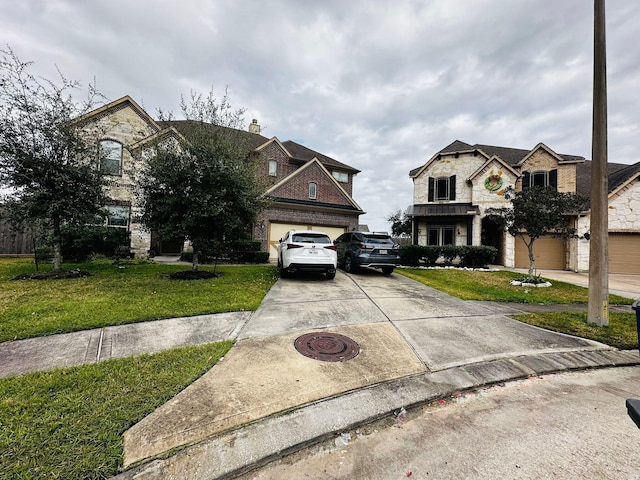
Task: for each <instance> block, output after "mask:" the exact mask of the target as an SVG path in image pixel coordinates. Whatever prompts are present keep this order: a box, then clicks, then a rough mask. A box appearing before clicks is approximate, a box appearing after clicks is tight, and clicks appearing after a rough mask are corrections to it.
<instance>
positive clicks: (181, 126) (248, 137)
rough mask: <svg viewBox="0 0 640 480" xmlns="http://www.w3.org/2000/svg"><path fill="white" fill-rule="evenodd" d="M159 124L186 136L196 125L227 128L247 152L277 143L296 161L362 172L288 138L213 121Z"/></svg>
mask: <svg viewBox="0 0 640 480" xmlns="http://www.w3.org/2000/svg"><path fill="white" fill-rule="evenodd" d="M158 125H160V126H161V127H165V128H166V127H174V128H175V129H176V130H178V131H179V132H180V133H182V134H183V135H184V136H185V137H186V138H189V136H190V134H191V133H192V132H193V130H194V128H195V127H196V126H198V127H201V126H202V125H204V126H205V128H208V129H210V130H211V131H212V132H216V131H219V130H226V131H228V132H229V133H233V134H235V135H238V138H241V139H242V140H243V141H245V142H246V144H247V149H248V151H247V154H248V153H249V151H253V150H260V149H263V148H264V147H266V146H267V145H268V144H270V143H273V142H275V143H277V144H278V145H279V146H280V147H282V149H283V150H284V152H285V153H286V154H287V155H288V156H289V158H290V159H291V160H293V161H294V162H296V161H297V162H298V163H301V164H304V163H306V162H308V161H309V160H312V159H314V158H316V159H318V161H319V162H320V163H321V164H323V165H325V166H328V167H332V168H338V169H341V170H345V171H347V172H350V173H352V174H356V173H360V170H358V169H356V168H353V167H351V166H349V165H347V164H345V163H342V162H339V161H338V160H335V159H333V158H331V157H328V156H327V155H323V154H322V153H319V152H316V151H315V150H311V149H310V148H307V147H305V146H303V145H300V144H299V143H296V142H293V141H291V140H287V141H285V142H281V141H280V140H279V139H278V138H277V137H272V138H267V137H264V136H262V135H260V134H258V133H251V132H248V131H245V130H239V129H234V128H229V127H222V126H219V125H213V124H211V123H204V124H202V123H201V122H198V121H196V120H167V121H162V122H158Z"/></svg>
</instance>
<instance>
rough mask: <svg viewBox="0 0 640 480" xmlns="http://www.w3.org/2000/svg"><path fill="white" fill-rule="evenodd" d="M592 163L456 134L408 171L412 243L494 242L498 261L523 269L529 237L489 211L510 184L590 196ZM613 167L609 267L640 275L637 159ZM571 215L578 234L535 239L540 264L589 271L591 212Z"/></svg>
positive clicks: (549, 151) (639, 166) (543, 147)
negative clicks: (512, 232) (490, 215)
mask: <svg viewBox="0 0 640 480" xmlns="http://www.w3.org/2000/svg"><path fill="white" fill-rule="evenodd" d="M590 168H591V162H590V161H588V160H586V159H585V158H584V157H581V156H576V155H562V154H557V153H556V152H554V151H553V150H552V149H551V148H549V147H548V146H546V145H545V144H543V143H539V144H538V145H536V146H535V147H534V148H533V149H531V150H523V149H516V148H508V147H499V146H492V145H478V144H476V145H470V144H467V143H464V142H461V141H458V140H456V141H455V142H453V143H452V144H451V145H449V146H447V147H445V148H443V149H442V150H440V151H439V152H437V153H436V154H435V155H433V156H432V157H431V158H430V159H429V160H428V161H427V162H426V163H425V164H424V165H422V166H420V167H418V168H415V169H413V170H412V171H411V172H410V173H409V176H410V177H411V178H412V180H413V185H414V194H413V205H412V206H411V207H410V208H409V211H408V213H409V216H410V217H411V218H412V226H413V243H414V244H416V245H443V244H453V245H490V246H494V247H496V248H497V249H498V259H497V262H498V263H499V264H502V265H505V266H509V267H521V268H526V267H528V265H529V260H528V254H527V249H526V246H525V244H524V242H522V240H520V239H515V238H514V237H512V236H510V235H508V234H507V233H506V232H504V231H503V230H502V229H501V228H499V227H498V226H497V225H496V224H495V223H494V222H493V221H491V220H490V219H489V218H487V217H486V211H487V209H489V208H492V207H502V206H504V205H505V203H506V200H505V199H504V197H503V195H502V194H503V193H504V189H505V188H507V187H508V186H512V187H514V188H515V189H516V190H520V189H522V188H527V187H528V186H533V185H541V186H553V187H555V188H556V189H557V190H558V191H561V192H578V193H580V194H581V195H584V196H586V197H588V196H589V193H590V182H591V176H590ZM609 172H610V177H609V212H610V213H609V231H610V236H609V243H610V248H609V250H610V271H611V272H612V273H617V272H632V273H640V188H638V187H640V185H638V181H637V179H638V178H639V177H640V163H638V164H635V165H622V164H613V163H610V164H609ZM636 185H638V187H637V186H636ZM635 212H638V214H637V215H636V213H635ZM572 221H573V222H574V223H575V225H576V227H577V229H578V233H579V235H580V236H581V238H580V239H559V238H552V237H543V238H540V239H538V240H537V241H536V244H535V247H534V249H535V254H536V267H537V268H541V269H561V270H574V271H585V270H588V268H589V241H588V239H587V238H585V235H584V234H585V233H588V231H589V212H588V211H587V212H584V213H583V214H582V215H580V216H579V217H576V218H574V219H573V220H572ZM586 237H588V235H586Z"/></svg>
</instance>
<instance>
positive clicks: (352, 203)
mask: <svg viewBox="0 0 640 480" xmlns="http://www.w3.org/2000/svg"><path fill="white" fill-rule="evenodd" d="M312 165H318V167H319V168H320V170H321V171H322V173H323V174H324V175H325V176H326V177H327V178H328V179H329V181H330V182H331V183H332V184H333V185H334V186H335V187H336V188H337V189H338V191H339V192H340V193H341V194H342V195H343V197H344V198H345V200H346V201H347V203H348V204H349V208H351V209H353V210H356V211H358V212H360V213H364V212H363V210H362V208H360V206H359V205H358V204H357V203H356V201H355V200H354V199H353V198H352V197H351V195H349V194H348V193H347V191H346V190H345V189H344V188H342V185H340V184H339V183H338V181H337V180H336V179H335V178H334V177H333V175H331V173H329V171H328V170H327V168H326V167H325V166H324V165H323V164H322V162H320V160H318V159H317V158H315V157H314V158H312V159H311V160H309V161H308V162H306V163H305V164H304V165H303V166H302V167H300V168H297V169H296V170H294V171H293V172H291V173H290V174H289V175H287V176H286V177H284V178H283V179H282V180H280V181H279V182H278V183H276V184H275V185H273V186H271V188H269V189H268V190H267V191H266V192H265V195H267V196H270V195H271V194H272V193H274V192H275V191H276V190H278V189H279V188H280V187H282V186H283V185H284V184H286V183H289V182H291V181H292V180H294V179H295V178H296V177H298V176H299V175H301V174H302V173H303V172H304V171H305V170H306V169H308V168H311V166H312ZM274 198H275V199H276V200H277V201H285V202H287V201H288V202H294V203H300V201H299V200H296V199H287V198H281V197H274ZM303 203H305V204H306V203H309V202H308V201H306V200H304V201H303ZM311 203H313V204H320V202H315V201H314V202H311ZM327 206H331V207H334V208H335V207H336V205H335V204H331V205H327Z"/></svg>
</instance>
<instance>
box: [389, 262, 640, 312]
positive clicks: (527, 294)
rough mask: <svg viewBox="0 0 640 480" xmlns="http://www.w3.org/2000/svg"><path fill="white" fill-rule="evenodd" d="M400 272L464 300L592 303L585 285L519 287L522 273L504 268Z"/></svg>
mask: <svg viewBox="0 0 640 480" xmlns="http://www.w3.org/2000/svg"><path fill="white" fill-rule="evenodd" d="M396 272H398V273H400V274H402V275H404V276H405V277H408V278H411V279H413V280H416V281H418V282H420V283H423V284H425V285H428V286H430V287H432V288H435V289H436V290H440V291H442V292H445V293H448V294H449V295H452V296H454V297H457V298H460V299H462V300H485V301H493V302H516V303H538V304H573V303H576V304H586V303H588V302H589V292H588V290H587V289H586V288H584V287H579V286H577V285H571V284H569V283H564V282H558V281H555V280H550V282H551V284H552V286H551V287H548V288H537V287H522V286H515V285H511V284H510V283H509V281H510V280H514V279H517V278H519V277H521V276H522V274H519V273H516V272H507V271H504V270H502V271H497V272H488V271H480V270H458V269H408V268H399V269H396ZM609 303H611V304H612V305H631V304H632V303H633V300H632V299H629V298H625V297H620V296H618V295H610V296H609Z"/></svg>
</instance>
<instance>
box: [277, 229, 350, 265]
mask: <svg viewBox="0 0 640 480" xmlns="http://www.w3.org/2000/svg"><path fill="white" fill-rule="evenodd" d="M289 230H322V231H323V232H325V233H326V234H327V235H329V237H331V240H335V239H336V238H338V237H339V236H340V235H342V234H343V233H344V232H345V231H346V230H347V229H346V228H345V227H328V226H326V225H306V224H295V223H271V224H270V225H269V257H270V258H272V259H275V258H277V256H278V243H279V241H280V239H281V238H282V237H283V236H284V234H285V233H287V232H288V231H289Z"/></svg>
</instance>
